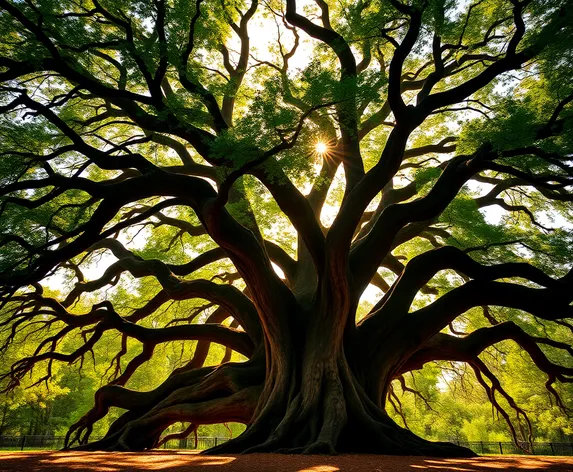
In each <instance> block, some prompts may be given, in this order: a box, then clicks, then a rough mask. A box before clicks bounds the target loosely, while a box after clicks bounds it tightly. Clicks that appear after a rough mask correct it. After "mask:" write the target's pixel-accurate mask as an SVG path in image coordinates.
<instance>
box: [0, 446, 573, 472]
mask: <svg viewBox="0 0 573 472" xmlns="http://www.w3.org/2000/svg"><path fill="white" fill-rule="evenodd" d="M120 470H121V471H138V470H141V471H146V470H162V471H169V472H183V471H199V470H203V471H207V472H228V471H233V472H267V471H268V472H336V471H344V472H346V471H349V472H404V471H410V472H411V471H420V472H428V471H440V472H443V471H446V470H452V471H464V472H475V471H491V472H495V471H500V470H504V471H508V470H511V471H519V472H523V471H535V472H541V471H551V472H573V457H546V456H535V457H530V456H490V457H480V458H474V459H435V458H431V457H400V456H375V455H340V456H285V455H276V454H250V455H244V456H201V455H198V454H197V453H195V452H190V451H178V452H177V451H156V452H147V453H142V454H138V453H107V452H100V453H98V452H90V453H85V452H52V451H50V452H3V453H0V471H2V472H4V471H23V472H24V471H25V472H28V471H30V472H31V471H39V472H52V471H60V472H62V471H67V472H72V471H74V472H76V471H86V472H92V471H93V472H96V471H97V472H116V471H120Z"/></svg>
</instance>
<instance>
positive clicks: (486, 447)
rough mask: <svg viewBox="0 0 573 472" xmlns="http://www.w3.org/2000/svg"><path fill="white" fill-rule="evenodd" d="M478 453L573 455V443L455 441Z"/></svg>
mask: <svg viewBox="0 0 573 472" xmlns="http://www.w3.org/2000/svg"><path fill="white" fill-rule="evenodd" d="M453 442H454V443H455V444H458V445H459V446H465V447H467V448H469V449H471V450H472V451H474V452H476V453H478V454H533V455H536V456H573V443H563V442H534V443H533V447H532V446H531V444H528V443H525V442H524V443H520V444H519V445H517V444H515V443H512V442H503V441H502V442H487V441H453Z"/></svg>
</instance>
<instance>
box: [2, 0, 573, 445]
mask: <svg viewBox="0 0 573 472" xmlns="http://www.w3.org/2000/svg"><path fill="white" fill-rule="evenodd" d="M0 8H2V12H1V14H0V15H1V16H0V28H1V33H0V34H1V35H2V43H1V44H2V46H1V48H2V49H1V57H0V81H1V82H2V104H1V105H0V113H1V114H2V120H1V122H0V133H1V134H2V142H1V143H0V152H1V153H2V160H1V170H0V172H1V176H0V177H1V179H2V191H1V193H2V203H1V206H0V212H1V216H2V231H1V233H2V242H1V247H0V251H1V252H0V260H1V263H2V269H3V270H2V275H1V276H0V283H1V285H2V310H3V311H2V321H1V326H2V327H3V328H4V340H3V351H6V352H7V351H8V350H10V349H11V348H12V347H13V346H14V345H18V343H21V342H23V341H24V340H26V339H36V340H37V342H36V347H35V349H34V350H33V352H31V353H30V355H28V356H26V357H23V358H21V359H18V360H17V361H16V362H15V363H13V364H12V366H11V368H10V370H9V372H7V373H6V374H5V376H4V382H5V384H6V386H5V390H7V391H9V390H12V389H15V388H16V387H17V386H18V384H19V383H20V381H21V380H22V379H23V378H24V377H25V376H26V375H27V374H28V373H30V372H32V370H33V369H42V373H43V375H41V376H39V378H38V380H37V383H41V382H43V381H46V382H47V381H48V380H49V379H50V378H51V377H52V376H53V375H54V372H55V370H54V369H55V366H56V365H57V364H58V363H62V362H63V363H69V364H74V363H76V362H79V363H80V364H81V363H84V362H86V359H87V358H88V357H89V356H90V355H91V354H93V353H94V349H95V348H96V346H98V343H102V342H109V339H110V338H109V337H110V336H116V337H118V342H119V345H118V348H117V351H116V353H115V355H114V357H113V360H112V362H111V365H110V369H111V371H110V373H111V374H110V375H111V380H110V382H109V383H108V384H107V385H105V386H103V387H102V388H101V389H99V390H98V392H97V393H96V395H95V405H94V407H93V408H92V409H91V410H89V411H88V412H87V413H86V414H85V415H84V416H83V417H82V418H81V419H80V420H79V421H77V422H76V423H75V424H73V425H72V427H71V429H70V430H69V432H68V438H67V439H68V444H69V445H73V444H75V443H79V444H80V447H81V448H87V449H114V450H115V449H119V450H141V449H145V448H151V447H154V446H155V445H157V444H159V443H160V441H161V435H162V432H163V431H164V430H166V428H168V427H169V426H170V425H172V424H174V423H177V422H186V423H191V424H192V425H199V424H213V423H224V422H242V423H246V424H247V425H248V427H247V429H246V431H245V432H244V433H243V434H241V435H240V436H239V437H237V438H235V439H233V440H231V441H229V442H227V443H225V444H224V445H222V446H219V447H217V448H215V449H213V450H212V451H213V452H239V451H242V452H244V451H247V452H249V451H284V452H306V453H316V452H321V453H324V452H325V453H331V452H334V451H335V450H348V451H354V452H362V451H364V452H378V453H393V454H430V455H444V456H456V455H469V454H472V453H471V451H469V450H467V449H464V448H460V447H458V446H454V445H453V444H448V443H432V442H429V441H427V440H424V439H422V438H420V437H419V436H417V435H415V434H414V433H412V432H410V431H408V430H406V429H403V428H401V427H399V426H398V425H397V424H396V423H395V422H394V421H393V420H392V419H391V418H390V416H389V415H388V413H387V412H386V410H385V408H386V401H387V400H388V402H389V403H394V405H396V403H395V397H394V395H395V390H396V389H398V388H400V387H399V385H402V386H403V388H406V387H407V384H406V383H405V382H403V383H402V382H401V381H402V379H403V377H404V375H405V374H406V373H408V372H410V371H412V370H416V369H420V368H421V367H422V366H424V365H425V364H426V363H428V362H433V361H450V362H454V363H456V364H455V365H459V364H460V363H465V364H467V365H468V366H469V368H470V369H471V371H473V373H474V375H475V377H476V379H477V381H478V382H479V384H480V385H481V386H482V388H483V389H484V391H485V392H486V395H487V398H488V399H489V401H490V402H491V403H492V405H493V408H495V409H496V410H497V412H499V414H500V415H501V416H502V417H503V418H505V419H506V421H507V423H508V425H509V427H510V429H511V431H512V434H513V435H514V437H517V434H518V431H525V433H523V434H524V435H525V436H529V437H530V438H531V434H530V433H527V430H528V429H530V422H529V420H528V417H527V414H526V412H525V411H524V410H523V409H522V408H521V407H520V406H519V405H518V404H517V403H516V402H515V400H514V398H513V397H512V396H511V395H510V394H509V392H508V390H507V389H506V388H505V387H504V384H503V383H502V382H501V381H500V378H501V377H502V376H501V374H499V371H498V369H497V368H494V366H492V364H491V362H488V360H489V359H488V357H489V355H491V354H492V352H498V351H495V349H496V348H497V349H498V350H499V351H500V352H499V356H500V357H501V358H503V357H504V356H507V357H506V361H509V360H511V357H510V356H509V355H508V354H507V353H503V351H502V350H501V349H500V348H499V347H498V346H497V345H498V343H501V342H505V341H511V342H512V343H515V344H517V346H519V348H520V349H521V350H523V351H524V352H526V353H527V354H528V356H529V357H530V358H531V360H532V361H533V363H534V364H535V366H536V367H537V369H539V370H540V371H541V372H543V373H544V374H545V376H546V378H547V380H546V383H545V386H546V388H547V389H548V391H549V392H550V393H551V394H552V395H553V397H554V400H555V402H556V405H557V406H558V407H561V408H563V409H564V408H566V405H565V404H564V402H563V400H562V399H561V396H560V394H559V392H560V389H561V384H563V383H568V382H571V379H572V378H573V368H572V367H570V366H571V359H570V355H571V354H572V352H571V333H572V331H573V325H572V324H571V318H572V317H573V313H572V310H573V308H572V307H571V306H570V303H571V300H572V299H573V295H572V293H573V292H572V290H571V289H572V285H573V273H571V272H570V271H569V268H570V260H569V253H570V246H571V244H570V243H571V238H570V236H569V235H568V233H567V231H566V230H565V229H559V227H561V228H565V227H566V225H567V224H569V222H570V221H571V219H572V214H571V205H570V202H571V200H572V198H573V197H572V194H571V193H570V189H571V184H572V183H573V172H572V171H573V168H572V167H571V150H572V144H573V143H572V142H571V133H569V132H568V131H569V130H570V127H571V123H572V120H571V118H572V115H573V114H572V109H571V102H572V101H573V86H572V84H571V80H570V77H571V57H572V49H571V45H572V44H573V41H572V40H573V37H572V28H571V26H570V25H572V24H573V21H571V20H572V18H571V11H572V9H571V5H570V4H569V3H568V2H565V1H563V2H562V1H528V0H525V1H523V2H519V1H515V0H513V1H508V2H499V1H497V0H495V1H493V0H492V1H490V0H479V1H478V2H475V3H470V4H467V5H465V4H464V5H461V4H460V5H458V4H456V3H453V2H451V3H450V2H441V1H439V0H432V1H422V2H418V1H414V2H413V3H411V4H405V3H400V2H398V1H397V0H389V1H388V2H379V1H374V0H373V1H359V2H342V3H340V2H339V3H336V4H334V3H326V2H325V1H323V0H317V2H316V4H312V5H310V4H305V5H304V8H303V7H302V6H301V5H299V6H298V8H297V4H296V2H295V0H287V1H286V4H282V3H280V2H274V1H270V2H268V3H264V4H261V5H259V4H258V2H257V1H252V2H251V3H243V2H227V1H223V2H211V1H210V0H197V1H196V2H195V4H194V5H193V4H190V3H189V2H186V1H185V2H183V1H179V0H174V1H167V0H153V1H152V0H150V1H138V0H127V1H125V2H121V4H119V3H117V2H112V1H103V0H102V1H96V0H93V1H88V0H73V1H69V0H59V1H58V2H52V1H48V0H43V1H39V2H34V1H33V0H30V1H24V2H11V1H8V0H0ZM303 10H304V14H303ZM257 25H258V26H257ZM271 27H272V30H271V29H270V28H271ZM253 31H256V33H254V32H253ZM270 31H273V32H274V36H271V35H272V33H271V32H270ZM263 34H264V40H262V41H261V39H260V38H261V36H262V35H263ZM255 37H257V38H258V40H257V41H256V42H255V41H254V38H255ZM255 46H256V49H257V50H256V51H255ZM297 58H298V59H297ZM357 58H359V59H360V60H358V59H357ZM295 61H296V66H295V65H294V64H295ZM317 142H318V143H321V144H320V146H316V144H317ZM486 207H495V208H497V209H499V212H498V213H497V214H498V216H499V215H501V217H500V218H501V220H500V221H499V222H498V223H497V224H494V223H492V221H491V219H492V215H493V214H494V213H492V212H489V213H487V214H484V213H482V212H481V211H480V210H481V209H483V208H486ZM552 219H553V220H555V221H553V222H551V220H552ZM373 287H377V288H378V289H379V290H380V291H381V292H383V296H381V297H378V298H379V299H378V300H373V297H372V295H371V294H372V293H373V292H374V290H375V289H374V288H373ZM365 293H366V295H364V294H365ZM369 294H370V295H369ZM361 298H364V303H362V304H361V303H360V301H361ZM368 303H370V304H371V307H370V308H368V306H367V304H368ZM491 306H496V307H505V308H507V309H508V310H506V311H503V310H502V311H501V312H500V313H499V314H497V313H496V314H494V313H493V312H492V311H491V309H490V308H489V307H491ZM175 341H178V342H179V343H178V344H177V345H178V346H182V347H181V354H180V358H181V359H182V360H184V362H183V363H182V364H181V365H178V366H176V364H173V363H171V361H169V359H167V362H166V363H165V365H166V366H168V367H169V368H170V370H171V373H170V374H169V375H167V378H166V379H165V380H164V381H163V382H162V383H161V385H159V386H158V387H157V388H153V389H145V388H143V389H142V390H143V391H142V390H139V391H136V390H132V389H131V388H127V382H128V381H129V380H130V379H131V378H132V377H133V376H135V375H137V374H138V372H140V371H141V369H145V366H146V365H149V360H150V359H152V358H153V356H154V353H155V352H158V349H159V348H160V347H161V346H162V345H165V344H166V343H172V344H173V343H174V342H175ZM211 343H217V344H219V345H222V346H225V347H226V351H225V355H224V357H223V359H222V362H221V365H218V366H205V359H206V357H207V355H208V352H209V346H210V344H211ZM134 344H136V345H138V346H140V348H139V349H140V350H139V351H138V352H137V354H135V353H134V349H133V345H134ZM108 345H109V344H108ZM185 346H188V347H185ZM189 347H192V348H193V349H192V351H193V352H192V354H191V353H190V352H189ZM233 352H235V353H238V354H240V355H241V356H244V357H243V359H244V358H247V361H246V362H238V361H240V360H242V359H239V358H237V357H235V359H233ZM96 362H97V359H96ZM500 364H501V365H503V362H501V363H500ZM393 382H394V383H395V384H396V385H394V384H393ZM130 385H131V384H130ZM112 407H117V408H122V409H124V410H126V411H125V412H124V413H123V414H122V415H121V416H120V417H119V418H118V419H117V420H115V421H114V422H113V424H112V425H111V427H110V428H109V431H108V432H107V435H106V437H105V438H104V439H102V440H99V441H96V442H93V443H90V444H88V439H89V436H90V434H91V432H92V429H93V425H94V423H95V422H97V421H98V420H100V419H101V418H103V417H104V416H105V415H106V414H107V413H108V412H109V410H110V408H112ZM188 430H189V432H191V430H192V428H188Z"/></svg>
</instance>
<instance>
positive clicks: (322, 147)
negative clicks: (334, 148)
mask: <svg viewBox="0 0 573 472" xmlns="http://www.w3.org/2000/svg"><path fill="white" fill-rule="evenodd" d="M314 150H315V151H316V153H317V154H325V153H326V151H328V146H327V145H326V143H323V142H322V141H318V142H317V143H316V144H315V146H314Z"/></svg>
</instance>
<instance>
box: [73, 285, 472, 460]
mask: <svg viewBox="0 0 573 472" xmlns="http://www.w3.org/2000/svg"><path fill="white" fill-rule="evenodd" d="M322 287H323V288H322V290H328V292H329V293H330V294H331V295H330V297H323V298H319V299H316V300H314V301H313V302H312V303H311V304H310V305H309V306H307V307H306V309H305V308H304V307H303V305H301V304H298V305H297V306H298V309H299V310H298V311H295V312H291V313H290V314H289V318H288V320H287V322H286V323H285V325H284V326H283V329H282V330H281V331H280V332H275V334H276V336H272V335H270V336H269V335H266V332H265V336H264V338H263V340H262V342H261V344H259V346H258V347H256V348H255V350H254V354H253V357H252V358H251V360H249V361H248V362H246V363H244V364H236V363H226V364H223V365H221V366H219V367H216V368H201V369H196V368H189V369H188V370H186V369H182V370H181V371H179V372H177V373H175V374H174V375H172V376H171V377H170V378H169V379H168V380H167V381H166V382H165V383H164V384H163V385H161V386H160V387H159V388H157V389H156V390H154V391H153V392H148V393H139V392H132V391H128V390H125V389H123V388H121V387H107V389H106V388H104V389H102V390H100V392H99V394H98V397H97V398H96V403H97V405H96V408H95V409H94V410H92V411H91V412H90V413H89V414H88V415H86V416H85V417H84V418H82V420H80V422H78V423H77V424H76V425H74V427H73V428H72V429H71V430H70V433H69V434H68V439H70V438H71V436H70V434H71V433H74V434H76V438H78V439H80V438H81V437H82V433H83V432H84V431H85V429H86V428H87V429H90V430H91V425H92V424H93V422H94V421H95V420H97V419H99V418H101V417H102V416H103V415H104V414H106V413H107V409H108V408H109V406H112V405H113V406H119V407H121V408H126V409H128V410H129V411H128V412H127V413H124V414H123V416H122V417H120V418H119V419H118V420H117V421H116V422H115V423H114V424H113V425H112V427H111V428H110V430H109V432H108V434H107V435H106V437H105V438H104V439H102V440H100V441H96V442H93V443H89V444H84V445H81V446H79V447H77V449H82V450H100V449H106V450H127V451H137V450H144V449H150V448H153V447H155V446H157V444H159V441H160V436H161V434H162V432H163V431H164V430H165V429H166V428H167V427H168V426H170V425H172V424H173V423H177V422H191V423H193V424H197V425H199V424H210V423H224V422H232V421H236V422H242V423H245V424H247V425H248V427H247V429H246V431H245V432H244V433H243V434H241V435H240V436H239V437H237V438H235V439H231V440H230V441H228V442H226V443H224V444H222V445H219V446H217V447H215V448H212V449H210V450H208V451H206V452H207V453H215V454H223V453H243V452H281V453H307V454H313V453H316V454H333V453H336V452H364V453H378V454H397V455H429V456H442V457H465V456H473V455H475V453H473V452H472V451H471V450H469V449H467V448H464V447H459V446H456V445H453V444H449V443H438V442H430V441H427V440H424V439H422V438H420V437H418V436H416V435H415V434H413V433H412V432H410V431H409V430H407V429H404V428H402V427H400V426H398V425H397V424H396V423H395V422H394V421H393V420H392V419H391V418H390V417H389V415H388V414H387V413H386V411H385V410H384V404H385V399H386V396H387V393H388V389H389V385H390V382H391V381H392V380H393V379H394V378H396V377H397V376H398V375H400V373H401V370H400V367H401V365H403V364H404V363H405V360H406V358H407V356H408V355H409V353H410V352H411V350H408V349H407V348H405V346H407V344H406V343H405V342H404V340H403V339H401V338H400V336H403V334H401V333H400V332H399V330H398V329H396V330H388V332H387V334H386V336H383V337H381V338H380V339H379V340H378V341H377V343H378V344H379V345H380V346H384V347H383V349H378V350H376V352H377V353H378V355H377V356H375V357H372V356H370V355H369V353H368V349H367V346H365V345H363V344H361V340H360V334H359V333H358V332H357V331H356V329H348V328H346V329H345V325H346V323H345V320H348V319H354V316H355V313H354V311H353V309H355V308H354V307H350V308H349V307H348V303H345V299H347V298H348V283H347V282H344V283H342V284H340V285H339V286H336V285H334V284H333V283H330V284H326V283H323V284H322ZM335 294H336V295H335ZM333 319H335V320H339V322H338V323H336V322H335V323H333V322H332V320H333ZM380 351H382V352H384V353H387V354H386V355H383V356H382V357H381V356H380V355H379V353H380ZM404 356H406V357H404ZM188 431H191V429H188ZM84 437H85V439H86V440H87V436H84ZM80 441H81V439H80Z"/></svg>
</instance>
